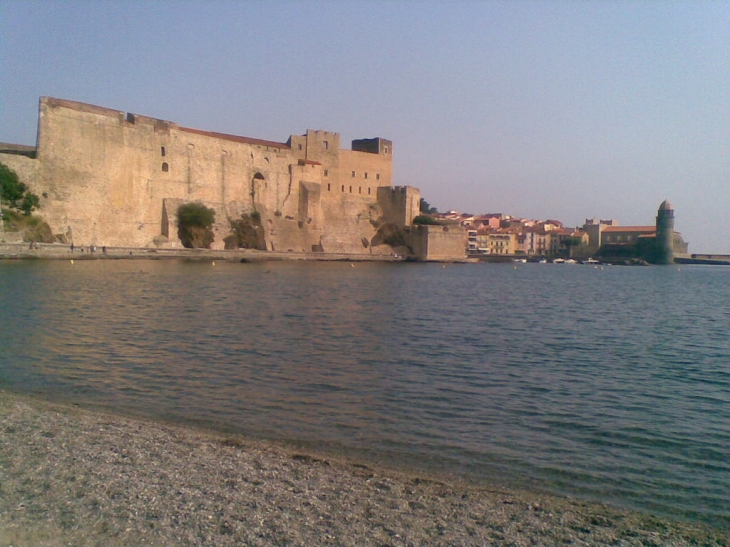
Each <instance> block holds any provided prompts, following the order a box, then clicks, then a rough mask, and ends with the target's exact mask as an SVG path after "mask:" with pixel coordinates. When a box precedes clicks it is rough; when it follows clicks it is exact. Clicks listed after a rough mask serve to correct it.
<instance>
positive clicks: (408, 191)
mask: <svg viewBox="0 0 730 547" xmlns="http://www.w3.org/2000/svg"><path fill="white" fill-rule="evenodd" d="M392 154H393V145H392V143H391V142H390V141H388V140H386V139H380V138H375V139H361V140H355V141H353V143H352V149H351V150H343V149H341V148H340V136H339V134H338V133H332V132H327V131H312V130H308V131H307V132H306V134H304V135H292V136H291V137H290V138H289V139H288V140H287V142H273V141H266V140H260V139H252V138H247V137H239V136H235V135H225V134H221V133H214V132H207V131H202V130H198V129H191V128H186V127H181V126H179V125H178V124H176V123H173V122H169V121H164V120H159V119H155V118H150V117H147V116H140V115H137V114H132V113H127V112H122V111H117V110H112V109H108V108H103V107H98V106H94V105H89V104H84V103H78V102H73V101H67V100H61V99H55V98H50V97H43V98H41V100H40V108H39V121H38V137H37V146H36V150H35V153H34V154H33V153H32V151H28V150H25V151H24V152H23V153H11V152H10V151H3V152H0V162H2V163H4V164H6V165H8V166H9V167H11V168H12V169H14V170H15V171H16V172H17V173H18V175H19V177H20V179H21V180H22V181H24V182H25V183H26V184H28V186H29V188H30V189H31V190H32V191H33V192H35V193H36V194H38V195H39V196H40V197H41V211H40V213H41V214H42V216H43V217H44V218H45V220H46V221H47V222H48V223H49V225H50V226H51V229H52V231H53V232H54V233H55V234H61V235H63V236H65V237H66V239H67V241H69V242H73V243H75V244H76V245H96V246H104V245H109V246H136V247H145V246H156V247H173V248H174V247H176V246H177V247H179V246H180V245H181V244H180V241H179V239H178V238H177V226H176V212H177V208H178V207H179V206H180V205H181V204H183V203H189V202H201V203H203V204H204V205H206V206H208V207H211V208H213V209H214V210H215V213H216V223H215V226H214V229H213V231H214V234H215V241H214V242H213V245H212V246H213V248H219V249H220V248H223V245H224V241H223V240H224V238H225V237H226V236H227V235H229V234H230V233H231V226H230V223H229V219H232V220H236V219H239V218H241V215H243V214H250V213H253V212H254V211H255V212H257V213H258V216H259V217H260V219H261V223H262V225H263V228H264V230H265V241H266V247H267V249H269V250H276V251H287V250H292V251H298V252H302V251H303V252H311V251H313V250H315V251H325V252H339V253H371V252H382V250H380V251H375V250H373V248H372V247H371V245H370V243H371V241H372V240H373V238H374V237H375V235H376V233H377V230H378V228H379V227H380V226H382V225H383V224H386V223H388V224H394V225H396V226H401V227H405V226H409V225H410V224H411V221H412V220H413V218H414V217H415V216H416V215H418V210H419V202H420V192H419V191H418V189H416V188H412V187H393V186H392Z"/></svg>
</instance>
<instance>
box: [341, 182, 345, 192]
mask: <svg viewBox="0 0 730 547" xmlns="http://www.w3.org/2000/svg"><path fill="white" fill-rule="evenodd" d="M342 191H343V192H344V191H345V185H344V184H343V185H342Z"/></svg>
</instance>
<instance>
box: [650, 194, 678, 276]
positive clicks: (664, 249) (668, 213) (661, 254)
mask: <svg viewBox="0 0 730 547" xmlns="http://www.w3.org/2000/svg"><path fill="white" fill-rule="evenodd" d="M673 241H674V207H672V204H671V203H669V201H667V200H664V201H662V204H661V205H660V206H659V211H658V212H657V216H656V240H655V247H654V263H655V264H672V263H673V262H674V250H673Z"/></svg>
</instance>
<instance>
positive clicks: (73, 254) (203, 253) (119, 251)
mask: <svg viewBox="0 0 730 547" xmlns="http://www.w3.org/2000/svg"><path fill="white" fill-rule="evenodd" d="M33 245H34V246H33V247H32V248H31V245H30V244H29V243H0V260H34V259H43V260H74V261H77V260H166V259H178V260H179V259H182V260H200V261H203V260H219V261H221V262H266V261H274V260H311V261H352V262H363V261H372V262H375V261H377V262H403V261H404V257H401V256H393V255H383V254H365V253H363V254H344V253H301V252H294V251H291V252H289V251H284V252H282V251H258V250H255V249H236V250H224V249H185V248H180V249H171V248H152V247H95V251H93V252H92V251H91V250H90V249H91V247H90V246H88V245H87V246H83V247H75V248H74V250H73V251H71V248H70V246H69V245H65V244H61V243H35V244H33ZM82 249H83V251H82ZM105 251H106V252H105Z"/></svg>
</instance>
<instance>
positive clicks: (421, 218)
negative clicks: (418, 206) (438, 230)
mask: <svg viewBox="0 0 730 547" xmlns="http://www.w3.org/2000/svg"><path fill="white" fill-rule="evenodd" d="M413 224H427V225H431V226H440V225H441V223H440V222H439V221H438V220H436V219H435V218H433V217H432V216H431V215H418V216H417V217H416V218H414V219H413Z"/></svg>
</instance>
